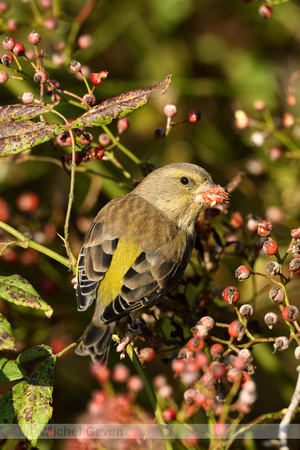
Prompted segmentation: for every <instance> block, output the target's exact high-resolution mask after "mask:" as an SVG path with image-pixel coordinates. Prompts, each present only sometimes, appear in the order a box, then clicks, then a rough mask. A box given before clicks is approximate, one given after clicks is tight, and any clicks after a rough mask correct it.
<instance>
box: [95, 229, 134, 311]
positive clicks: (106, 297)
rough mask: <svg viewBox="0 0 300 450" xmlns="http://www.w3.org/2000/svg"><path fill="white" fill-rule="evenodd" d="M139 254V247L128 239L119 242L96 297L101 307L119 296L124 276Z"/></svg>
mask: <svg viewBox="0 0 300 450" xmlns="http://www.w3.org/2000/svg"><path fill="white" fill-rule="evenodd" d="M141 253H142V251H141V249H140V247H139V246H137V245H136V244H133V243H132V242H131V241H130V240H129V239H126V238H125V239H124V238H122V239H120V240H119V242H118V246H117V249H116V251H115V254H114V256H113V258H112V260H111V263H110V266H109V269H108V271H107V272H106V274H105V277H104V278H103V280H102V281H101V282H100V285H99V289H98V297H99V298H100V299H101V305H102V307H105V306H107V305H108V304H109V303H110V302H111V301H113V300H114V299H115V298H116V296H117V295H118V294H119V292H120V290H121V288H122V285H123V283H122V279H123V277H124V275H125V274H126V273H127V271H128V270H129V269H130V267H131V266H132V264H133V263H134V261H135V260H136V259H137V257H138V256H139V255H140V254H141Z"/></svg>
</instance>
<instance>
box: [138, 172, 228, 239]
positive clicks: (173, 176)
mask: <svg viewBox="0 0 300 450" xmlns="http://www.w3.org/2000/svg"><path fill="white" fill-rule="evenodd" d="M135 192H136V194H138V195H140V196H142V197H143V198H145V200H147V201H148V202H150V203H151V204H152V205H154V206H155V207H157V208H158V209H160V210H161V211H163V212H164V213H165V214H166V215H167V216H168V218H169V219H171V220H173V221H176V223H177V224H178V226H180V227H182V228H184V229H186V231H188V232H191V233H193V232H194V225H195V221H196V220H197V218H198V216H199V214H200V211H201V209H202V208H203V206H204V205H205V204H207V205H209V206H214V205H215V204H216V203H223V202H225V201H228V193H227V192H226V191H225V190H224V189H223V188H222V187H221V186H217V185H216V184H215V183H214V182H213V181H212V178H211V176H210V175H209V173H208V172H206V170H204V169H202V167H199V166H196V165H194V164H188V163H178V164H169V165H167V166H164V167H162V168H160V169H157V170H154V171H153V172H151V173H150V174H149V175H148V176H147V177H146V178H145V179H144V180H143V181H142V183H141V184H139V185H138V186H137V187H136V188H135Z"/></svg>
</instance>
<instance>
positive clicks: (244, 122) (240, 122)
mask: <svg viewBox="0 0 300 450" xmlns="http://www.w3.org/2000/svg"><path fill="white" fill-rule="evenodd" d="M234 119H235V126H236V127H237V128H238V129H239V130H244V129H245V128H247V127H248V125H249V116H248V114H246V113H245V111H243V110H241V109H238V110H237V111H235V113H234Z"/></svg>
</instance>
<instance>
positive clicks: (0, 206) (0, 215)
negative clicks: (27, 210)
mask: <svg viewBox="0 0 300 450" xmlns="http://www.w3.org/2000/svg"><path fill="white" fill-rule="evenodd" d="M9 217H10V214H9V209H8V204H7V202H6V201H5V200H4V199H3V198H2V197H0V220H1V221H2V222H7V221H8V220H9Z"/></svg>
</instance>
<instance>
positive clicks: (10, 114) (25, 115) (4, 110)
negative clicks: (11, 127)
mask: <svg viewBox="0 0 300 450" xmlns="http://www.w3.org/2000/svg"><path fill="white" fill-rule="evenodd" d="M46 112H49V108H47V107H45V106H43V105H39V104H37V103H35V104H30V105H29V104H28V105H23V104H22V103H20V104H19V105H5V106H0V123H2V122H7V121H9V120H14V121H15V122H19V121H21V120H29V119H32V118H33V117H36V116H38V115H39V114H45V113H46Z"/></svg>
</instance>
